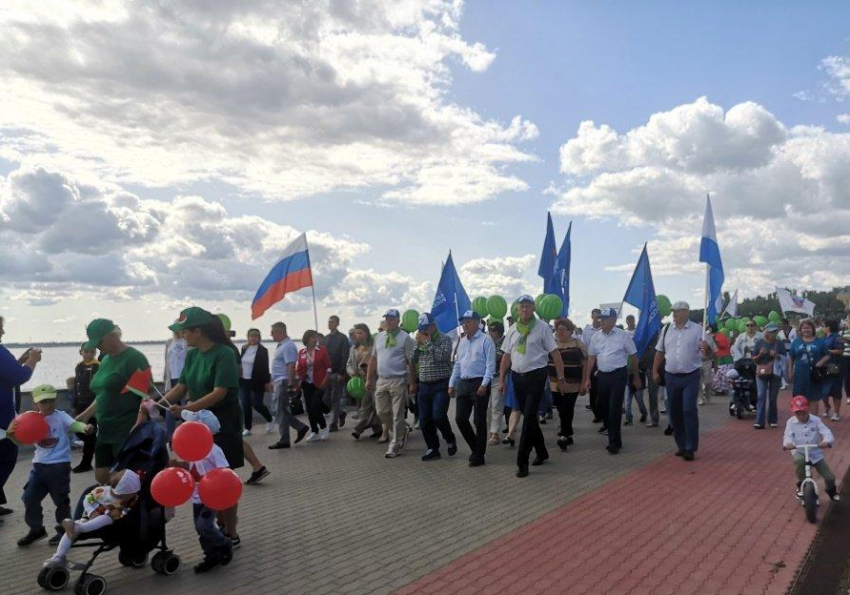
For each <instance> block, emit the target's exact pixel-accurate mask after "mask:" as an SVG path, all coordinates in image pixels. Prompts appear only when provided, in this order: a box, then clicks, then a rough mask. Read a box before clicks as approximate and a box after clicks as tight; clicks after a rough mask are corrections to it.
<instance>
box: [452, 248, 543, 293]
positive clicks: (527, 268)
mask: <svg viewBox="0 0 850 595" xmlns="http://www.w3.org/2000/svg"><path fill="white" fill-rule="evenodd" d="M537 258H538V257H536V256H534V255H533V254H526V255H525V256H505V257H501V258H492V259H491V258H476V259H473V260H470V261H469V262H467V263H465V264H464V265H463V266H461V267H460V273H459V274H460V278H461V280H462V281H463V283H464V285H465V288H466V292H467V293H468V294H469V297H470V298H475V297H477V296H479V295H481V296H487V297H489V296H491V295H502V296H504V297H505V298H506V299H508V300H511V299H513V298H516V297H518V296H520V295H522V294H523V293H532V294H536V293H537V291H538V290H539V289H540V287H539V286H540V283H541V281H540V279H539V277H537V276H536V275H537Z"/></svg>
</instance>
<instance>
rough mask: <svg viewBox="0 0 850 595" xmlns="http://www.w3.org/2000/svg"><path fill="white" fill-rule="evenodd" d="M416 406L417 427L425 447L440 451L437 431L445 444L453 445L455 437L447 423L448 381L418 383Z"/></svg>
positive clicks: (450, 425)
mask: <svg viewBox="0 0 850 595" xmlns="http://www.w3.org/2000/svg"><path fill="white" fill-rule="evenodd" d="M416 404H417V405H418V408H419V425H420V426H421V428H422V437H423V438H424V439H425V445H426V446H427V447H428V448H429V449H433V450H437V451H439V450H440V438H439V437H438V436H437V430H440V433H441V434H442V435H443V439H444V440H445V441H446V442H447V443H449V444H454V443H455V435H454V432H452V424H451V422H450V421H449V379H448V378H446V379H445V380H438V381H436V382H430V383H429V382H420V383H419V391H418V394H417V396H416Z"/></svg>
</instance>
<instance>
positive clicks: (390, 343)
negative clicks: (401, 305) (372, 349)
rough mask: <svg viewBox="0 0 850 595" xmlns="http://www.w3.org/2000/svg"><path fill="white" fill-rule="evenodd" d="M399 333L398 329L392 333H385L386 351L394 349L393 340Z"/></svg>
mask: <svg viewBox="0 0 850 595" xmlns="http://www.w3.org/2000/svg"><path fill="white" fill-rule="evenodd" d="M399 331H401V329H400V328H397V329H396V330H394V331H387V343H386V345H384V347H386V348H387V349H390V348H391V347H395V338H396V337H397V336H398V333H399Z"/></svg>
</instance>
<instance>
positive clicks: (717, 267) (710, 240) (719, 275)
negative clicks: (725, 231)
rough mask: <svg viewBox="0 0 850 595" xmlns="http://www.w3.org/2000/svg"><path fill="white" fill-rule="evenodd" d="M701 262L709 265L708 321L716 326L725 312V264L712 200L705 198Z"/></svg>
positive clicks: (707, 283)
mask: <svg viewBox="0 0 850 595" xmlns="http://www.w3.org/2000/svg"><path fill="white" fill-rule="evenodd" d="M699 261H700V262H704V263H705V264H707V265H708V272H707V275H708V279H707V282H706V291H707V293H708V295H707V296H706V301H707V304H708V307H707V308H706V312H705V315H706V320H707V322H708V324H714V321H715V320H717V316H718V314H719V313H720V312H722V311H723V293H722V292H723V279H724V276H723V263H722V262H721V260H720V245H719V244H718V243H717V231H716V230H715V228H714V213H713V212H712V210H711V199H709V198H708V197H707V196H706V197H705V218H704V219H703V221H702V240H701V241H700V245H699Z"/></svg>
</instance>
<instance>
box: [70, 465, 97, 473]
mask: <svg viewBox="0 0 850 595" xmlns="http://www.w3.org/2000/svg"><path fill="white" fill-rule="evenodd" d="M92 469H94V468H93V467H92V466H91V463H89V464H86V465H84V464H83V463H80V464H79V465H77V466H76V467H74V468H73V469H71V473H85V472H87V471H91V470H92Z"/></svg>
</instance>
